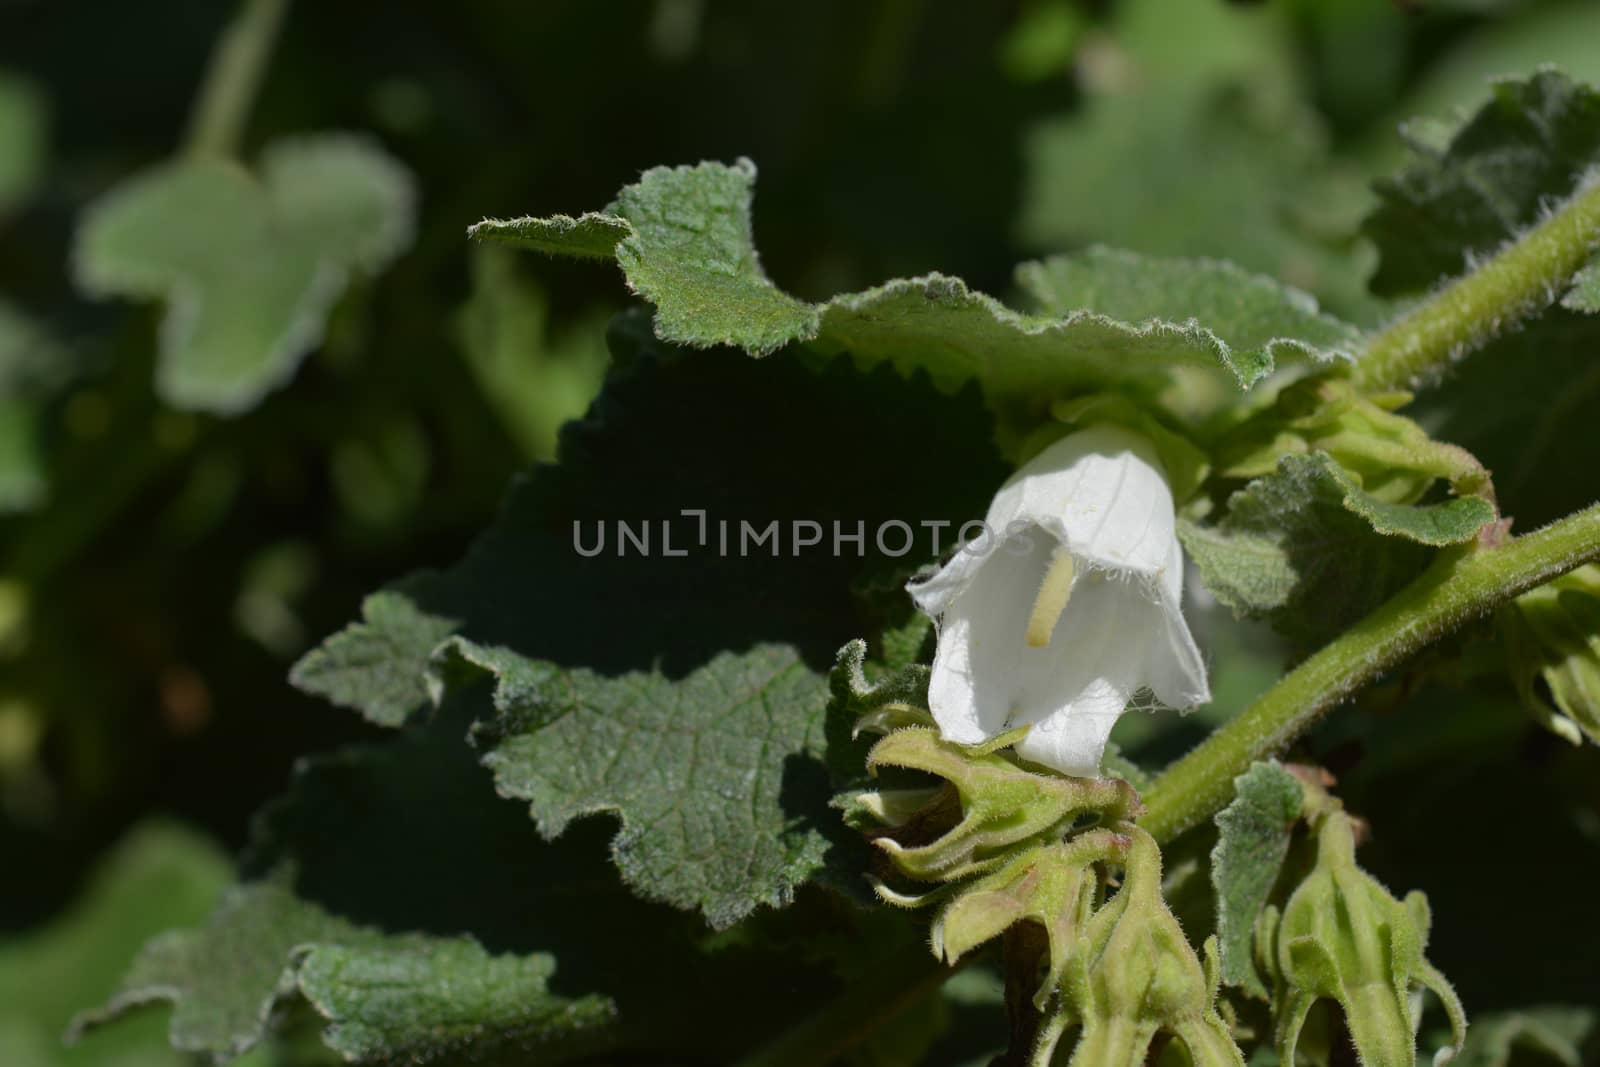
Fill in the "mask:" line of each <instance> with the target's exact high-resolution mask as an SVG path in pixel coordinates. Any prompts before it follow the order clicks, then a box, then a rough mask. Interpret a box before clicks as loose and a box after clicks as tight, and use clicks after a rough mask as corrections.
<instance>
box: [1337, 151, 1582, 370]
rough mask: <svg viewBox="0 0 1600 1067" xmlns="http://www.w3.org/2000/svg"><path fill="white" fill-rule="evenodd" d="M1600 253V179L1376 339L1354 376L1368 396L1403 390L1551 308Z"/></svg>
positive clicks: (1579, 189) (1358, 364)
mask: <svg viewBox="0 0 1600 1067" xmlns="http://www.w3.org/2000/svg"><path fill="white" fill-rule="evenodd" d="M1596 248H1600V179H1591V180H1589V181H1588V182H1586V183H1581V184H1580V185H1579V186H1578V189H1577V191H1576V192H1574V193H1573V195H1572V196H1571V198H1569V199H1568V200H1567V202H1566V203H1565V204H1563V205H1561V207H1560V208H1558V209H1557V210H1556V211H1555V212H1554V213H1553V214H1552V215H1551V216H1550V217H1549V218H1548V219H1546V220H1545V221H1544V222H1541V223H1540V224H1539V225H1537V226H1535V227H1534V228H1533V229H1531V230H1529V231H1528V232H1527V233H1525V234H1523V235H1522V237H1520V238H1518V239H1517V240H1516V241H1514V242H1513V243H1512V244H1510V245H1508V246H1507V247H1506V248H1504V249H1503V250H1501V251H1500V252H1499V253H1498V254H1496V255H1495V257H1494V258H1493V259H1491V260H1489V261H1488V262H1487V263H1485V264H1483V265H1482V266H1481V267H1479V268H1478V269H1476V270H1474V271H1472V272H1471V273H1469V274H1466V275H1464V276H1462V277H1461V278H1459V279H1457V280H1456V281H1454V282H1452V283H1451V284H1450V285H1449V286H1447V287H1446V288H1444V289H1442V290H1440V291H1439V292H1438V293H1436V294H1435V295H1434V296H1432V297H1431V298H1429V299H1428V300H1426V301H1424V302H1423V303H1422V304H1421V305H1419V306H1418V307H1416V308H1414V309H1413V310H1412V311H1410V312H1409V313H1408V314H1406V315H1405V316H1403V317H1402V318H1401V319H1400V320H1399V321H1398V322H1395V323H1394V324H1393V325H1391V326H1390V327H1389V328H1388V329H1386V330H1384V331H1383V332H1382V333H1380V334H1378V335H1377V336H1376V337H1374V338H1373V339H1372V343H1371V344H1369V345H1368V346H1367V349H1366V351H1365V352H1363V353H1362V355H1361V358H1360V359H1359V360H1358V361H1357V362H1356V364H1355V367H1354V368H1353V370H1352V371H1351V376H1352V378H1353V379H1354V381H1355V383H1356V384H1357V385H1358V386H1360V387H1361V388H1362V389H1365V390H1367V391H1369V392H1382V391H1385V390H1390V389H1397V388H1405V387H1408V386H1410V385H1412V384H1414V383H1416V382H1417V381H1418V380H1420V379H1423V378H1426V377H1428V376H1429V375H1430V374H1432V373H1436V372H1438V371H1439V370H1441V369H1443V368H1444V367H1445V366H1446V365H1447V364H1449V363H1450V362H1451V361H1452V360H1456V359H1459V358H1461V357H1462V356H1465V355H1467V354H1468V353H1469V352H1471V351H1473V350H1474V349H1477V348H1481V347H1483V346H1484V345H1485V344H1487V343H1488V342H1489V341H1492V340H1493V339H1494V338H1495V337H1497V336H1499V335H1500V334H1501V333H1503V332H1504V331H1506V330H1508V329H1510V328H1511V327H1513V326H1515V325H1516V324H1517V323H1518V322H1519V321H1521V320H1522V318H1523V317H1524V316H1526V315H1528V314H1530V313H1532V312H1534V311H1536V310H1538V309H1540V308H1543V307H1546V306H1548V305H1549V304H1550V303H1551V302H1552V301H1554V300H1555V299H1556V297H1558V296H1560V295H1561V289H1562V287H1563V286H1564V285H1565V284H1566V283H1567V281H1568V280H1569V279H1570V278H1571V277H1572V275H1573V274H1574V273H1576V272H1577V270H1578V268H1579V267H1581V266H1582V265H1583V264H1584V261H1585V260H1586V259H1587V258H1588V257H1589V255H1590V253H1592V252H1593V251H1594V250H1595V249H1596Z"/></svg>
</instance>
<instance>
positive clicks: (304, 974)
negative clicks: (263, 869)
mask: <svg viewBox="0 0 1600 1067" xmlns="http://www.w3.org/2000/svg"><path fill="white" fill-rule="evenodd" d="M554 970H555V967H554V963H553V961H552V960H551V958H550V957H549V956H547V955H543V954H534V955H531V956H527V957H520V958H519V957H495V956H491V955H489V954H488V953H486V952H485V951H484V950H483V949H482V948H481V947H480V946H479V945H478V944H477V943H476V942H474V941H472V940H470V939H466V938H458V939H454V938H434V937H418V936H404V935H398V936H396V935H385V934H383V933H382V932H381V931H378V930H374V929H371V928H367V927H360V926H356V925H354V924H351V923H349V922H346V921H343V920H341V919H338V918H336V917H334V916H331V915H328V914H327V913H326V912H323V911H322V910H321V909H319V908H317V907H316V906H315V905H312V904H308V903H307V902H305V901H302V900H299V899H297V898H296V897H295V896H294V894H293V893H292V892H290V891H289V890H287V889H285V888H283V887H281V886H278V885H272V884H259V885H253V886H247V887H242V888H239V889H236V890H234V891H233V892H232V893H231V894H230V895H229V896H228V898H227V899H225V900H224V901H223V903H222V904H221V906H220V907H219V908H218V909H217V911H216V913H215V914H214V915H213V916H212V917H211V919H210V921H209V922H208V923H207V924H206V925H205V926H204V927H201V928H199V929H197V930H192V931H176V932H170V933H168V934H166V935H164V936H163V937H161V938H158V939H157V940H155V941H152V942H151V943H150V944H149V945H148V946H146V947H145V949H144V951H143V952H141V953H140V955H139V958H138V959H137V960H135V961H134V964H133V967H132V969H131V970H130V971H129V973H128V974H127V976H126V977H125V978H124V980H123V985H122V988H121V990H120V991H118V992H117V993H116V995H114V996H113V997H112V998H111V1000H110V1001H109V1003H108V1004H107V1006H106V1007H105V1008H104V1009H103V1010H102V1011H100V1012H97V1013H93V1014H90V1015H88V1016H86V1017H84V1019H83V1020H82V1021H81V1023H80V1024H79V1025H83V1026H93V1025H97V1024H99V1023H102V1022H105V1021H106V1020H108V1019H110V1018H114V1017H115V1016H116V1015H118V1014H120V1013H121V1012H123V1011H126V1010H128V1009H129V1008H133V1007H136V1006H138V1005H140V1004H143V1003H147V1002H149V1001H151V1000H158V999H159V1000H170V1001H172V1002H173V1003H174V1005H175V1009H174V1011H173V1017H172V1031H171V1039H172V1044H173V1046H174V1047H175V1048H179V1049H183V1050H186V1051H192V1052H208V1053H211V1054H212V1055H214V1056H216V1057H217V1058H219V1059H231V1058H232V1057H234V1056H237V1055H239V1054H240V1053H242V1052H245V1051H247V1050H248V1049H250V1048H252V1047H254V1046H255V1045H256V1044H258V1043H259V1042H260V1041H261V1040H262V1039H263V1038H264V1037H265V1036H266V1035H267V1034H268V1033H269V1032H270V1030H269V1027H270V1025H271V1023H272V1020H273V1018H274V1016H275V1015H277V1014H279V1013H280V1012H281V1011H282V1010H283V1009H284V1008H286V1007H288V1006H289V1004H290V1002H291V998H294V997H297V996H298V997H303V998H304V999H305V1001H306V1002H307V1003H309V1004H310V1006H311V1007H312V1008H313V1009H314V1010H315V1011H316V1012H317V1013H318V1014H320V1015H321V1016H322V1017H323V1018H324V1019H325V1020H326V1021H327V1028H326V1030H325V1031H324V1035H323V1039H324V1041H325V1042H326V1043H327V1045H328V1047H329V1048H331V1049H333V1050H334V1051H336V1052H338V1053H340V1054H341V1055H343V1056H345V1057H346V1058H348V1059H351V1060H357V1061H360V1062H367V1063H385V1062H396V1063H432V1062H439V1061H449V1060H450V1058H451V1057H453V1056H456V1055H458V1054H459V1053H460V1052H461V1051H462V1050H463V1049H467V1048H470V1049H472V1051H473V1054H474V1056H482V1055H484V1054H485V1050H487V1049H502V1048H503V1049H505V1050H507V1051H508V1054H509V1055H510V1056H511V1057H513V1058H512V1059H510V1060H508V1061H507V1062H515V1057H517V1056H523V1055H527V1054H531V1053H535V1052H538V1053H541V1054H544V1055H549V1056H559V1055H560V1054H561V1053H562V1052H563V1051H570V1050H571V1049H573V1048H580V1047H582V1045H583V1044H584V1043H585V1042H586V1041H587V1038H586V1037H585V1036H584V1031H587V1030H591V1029H594V1028H596V1027H600V1026H603V1025H605V1024H606V1023H608V1022H609V1021H610V1019H611V1015H612V1007H611V1005H610V1003H609V1002H607V1001H606V1000H605V999H604V998H600V997H587V998H583V999H580V1000H576V1001H572V1000H566V999H563V998H560V997H556V996H553V995H551V994H550V993H549V992H548V991H547V988H546V986H547V982H548V980H549V978H550V976H551V974H552V973H553V972H554Z"/></svg>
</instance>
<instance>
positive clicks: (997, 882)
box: [932, 830, 1131, 1010]
mask: <svg viewBox="0 0 1600 1067" xmlns="http://www.w3.org/2000/svg"><path fill="white" fill-rule="evenodd" d="M1130 843H1131V841H1130V839H1129V838H1128V837H1127V836H1126V835H1125V834H1120V833H1116V832H1115V831H1112V830H1091V831H1089V832H1088V833H1085V834H1080V835H1079V836H1078V837H1075V838H1073V839H1072V840H1071V841H1060V842H1056V843H1055V844H1051V845H1040V846H1037V847H1035V848H1032V849H1029V850H1028V851H1026V852H1024V853H1022V854H1021V855H1019V856H1017V857H1016V858H1015V859H1013V860H1011V861H1010V862H1009V863H1007V864H1006V865H1005V866H1003V867H1001V868H1000V869H999V870H997V871H995V872H993V873H992V874H987V875H985V876H983V877H982V878H980V879H978V880H977V881H976V882H973V883H972V884H971V885H970V886H968V887H967V888H965V889H964V890H962V892H961V894H960V895H959V896H957V897H956V898H955V899H954V900H952V901H951V902H950V903H949V904H948V905H947V906H946V907H945V909H944V910H943V911H942V912H941V913H940V914H939V917H938V919H937V920H935V921H934V924H933V932H932V941H933V952H934V955H936V956H939V957H941V958H943V959H944V960H945V961H946V962H948V963H954V962H955V961H956V960H958V959H960V958H961V957H962V956H963V955H965V954H966V953H967V952H969V951H971V950H972V949H974V948H976V947H977V946H979V945H981V944H983V943H984V942H985V941H988V940H990V939H991V938H995V937H998V936H1000V935H1001V934H1002V933H1004V932H1005V931H1006V930H1008V929H1009V928H1010V927H1012V926H1013V925H1015V924H1016V923H1019V922H1024V921H1027V922H1034V923H1037V924H1038V925H1039V926H1040V927H1041V928H1043V930H1044V932H1045V937H1046V938H1047V940H1048V942H1049V946H1050V965H1049V968H1048V970H1047V973H1046V975H1045V979H1044V982H1043V983H1042V984H1041V985H1040V987H1039V992H1038V993H1037V994H1036V995H1035V997H1034V1006H1035V1007H1037V1008H1039V1009H1041V1010H1043V1008H1044V1006H1045V1002H1046V1001H1047V1000H1048V999H1049V997H1050V994H1051V993H1052V992H1053V991H1054V990H1055V987H1056V985H1057V984H1058V983H1059V982H1060V979H1061V975H1062V972H1063V970H1064V969H1065V968H1066V964H1067V960H1068V959H1069V958H1070V956H1071V954H1072V953H1073V951H1074V950H1076V948H1077V946H1078V939H1079V938H1080V937H1081V936H1082V935H1083V932H1084V929H1085V924H1086V923H1087V922H1088V919H1089V913H1090V911H1091V910H1092V909H1093V907H1094V902H1095V895H1096V891H1097V889H1098V888H1099V881H1100V880H1099V875H1098V874H1097V872H1096V871H1095V870H1094V864H1096V863H1098V862H1101V861H1104V860H1111V859H1120V858H1122V857H1123V856H1124V855H1125V854H1126V853H1127V850H1128V847H1129V845H1130Z"/></svg>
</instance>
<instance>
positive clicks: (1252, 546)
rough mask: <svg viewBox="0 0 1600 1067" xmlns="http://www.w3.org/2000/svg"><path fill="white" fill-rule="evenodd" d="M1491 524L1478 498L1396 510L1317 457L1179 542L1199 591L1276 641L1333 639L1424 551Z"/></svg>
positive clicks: (1289, 460)
mask: <svg viewBox="0 0 1600 1067" xmlns="http://www.w3.org/2000/svg"><path fill="white" fill-rule="evenodd" d="M1494 517H1495V512H1494V507H1493V505H1491V504H1490V503H1489V502H1488V501H1486V500H1483V499H1482V498H1480V497H1474V496H1469V497H1456V498H1453V499H1450V500H1447V501H1444V502H1442V503H1438V504H1427V505H1403V504H1391V503H1386V502H1384V501H1381V500H1378V499H1377V498H1375V497H1373V496H1371V495H1370V494H1368V493H1365V492H1363V491H1362V490H1361V488H1360V486H1359V485H1358V484H1357V482H1356V480H1355V478H1354V477H1353V476H1352V475H1351V474H1350V473H1349V472H1348V471H1346V470H1344V469H1343V468H1342V467H1340V466H1339V465H1338V464H1337V463H1335V462H1334V461H1333V460H1332V459H1331V458H1330V457H1329V456H1328V455H1326V454H1325V453H1320V452H1315V453H1311V454H1308V455H1288V456H1285V457H1283V459H1281V460H1280V461H1279V463H1278V469H1277V470H1276V471H1275V472H1274V473H1272V474H1269V475H1266V476H1264V477H1261V478H1257V479H1255V480H1253V481H1251V482H1250V483H1249V484H1248V485H1246V486H1245V487H1244V488H1243V489H1241V490H1239V491H1238V492H1236V493H1234V494H1233V496H1232V497H1230V498H1229V500H1228V506H1227V512H1226V514H1225V515H1224V516H1223V518H1222V519H1221V520H1220V521H1219V522H1217V523H1216V524H1214V525H1207V526H1202V525H1200V524H1197V523H1194V522H1182V523H1180V527H1179V534H1180V536H1181V537H1182V539H1183V543H1184V547H1185V548H1186V549H1188V551H1189V554H1190V556H1191V557H1193V559H1194V561H1195V565H1196V566H1197V567H1198V568H1199V570H1200V576H1201V578H1202V579H1203V580H1204V581H1205V584H1206V588H1208V589H1210V590H1211V592H1212V593H1213V595H1215V596H1216V598H1217V599H1218V600H1220V601H1221V602H1222V603H1224V604H1226V605H1228V606H1229V607H1231V608H1233V609H1234V610H1235V611H1237V612H1240V613H1242V614H1247V615H1264V616H1271V617H1272V618H1273V621H1274V623H1275V624H1277V625H1278V627H1279V628H1280V629H1282V630H1283V631H1284V632H1285V633H1288V634H1291V635H1292V636H1296V637H1299V638H1302V639H1306V640H1318V639H1320V638H1322V637H1325V636H1327V635H1328V634H1331V633H1337V632H1338V631H1339V630H1341V629H1343V628H1344V627H1345V626H1348V625H1349V624H1351V623H1353V622H1355V621H1356V620H1357V619H1359V618H1361V617H1362V616H1363V615H1365V614H1366V613H1367V611H1369V610H1370V609H1371V608H1372V607H1374V606H1376V605H1377V604H1378V603H1379V602H1380V601H1381V600H1383V599H1384V597H1385V596H1386V595H1387V594H1388V593H1389V592H1391V591H1392V590H1393V589H1395V588H1397V587H1398V586H1399V585H1400V584H1403V583H1404V582H1405V581H1406V580H1408V579H1409V578H1411V577H1412V576H1413V575H1414V574H1415V572H1416V569H1417V567H1418V566H1420V565H1421V564H1422V562H1423V561H1424V560H1425V559H1426V552H1425V550H1424V547H1423V546H1442V545H1449V544H1458V543H1460V542H1463V541H1468V540H1471V539H1472V538H1473V537H1474V536H1476V535H1477V533H1478V531H1479V530H1480V529H1482V527H1483V526H1484V524H1485V523H1488V522H1490V521H1492V520H1493V519H1494Z"/></svg>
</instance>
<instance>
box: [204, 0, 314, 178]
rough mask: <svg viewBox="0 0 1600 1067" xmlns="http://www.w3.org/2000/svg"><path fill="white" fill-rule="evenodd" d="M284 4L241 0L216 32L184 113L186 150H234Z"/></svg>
mask: <svg viewBox="0 0 1600 1067" xmlns="http://www.w3.org/2000/svg"><path fill="white" fill-rule="evenodd" d="M288 6H289V0H243V3H242V4H241V5H240V8H239V11H238V13H237V14H236V15H234V17H233V21H232V22H230V23H228V25H227V27H226V28H225V29H223V31H222V36H221V37H219V38H217V44H216V48H215V49H214V50H213V51H212V53H211V65H210V66H209V67H208V68H207V69H206V80H205V83H204V84H203V85H202V86H201V87H200V95H199V96H198V97H197V98H196V99H195V105H194V113H193V114H192V115H191V116H190V119H189V134H188V137H187V138H186V140H185V142H184V150H185V151H186V152H188V153H189V154H190V155H214V156H231V155H233V154H234V153H235V152H236V151H237V150H238V147H239V138H240V136H241V135H242V134H243V132H244V124H245V120H246V119H247V118H248V117H249V115H250V107H251V105H252V104H254V103H255V99H256V92H257V90H259V89H260V88H261V78H262V75H263V74H264V73H265V72H266V67H267V58H268V57H269V56H270V55H271V54H272V45H273V43H274V42H275V41H276V40H277V37H278V27H279V26H281V25H282V23H283V15H284V12H285V10H286V9H287V8H288Z"/></svg>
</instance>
